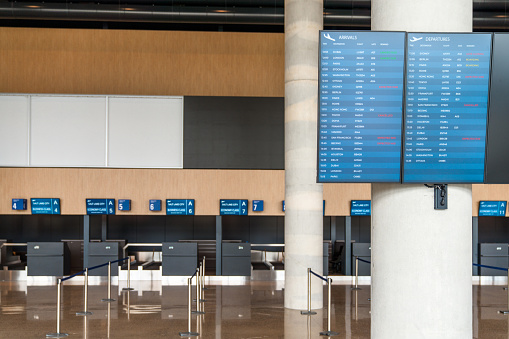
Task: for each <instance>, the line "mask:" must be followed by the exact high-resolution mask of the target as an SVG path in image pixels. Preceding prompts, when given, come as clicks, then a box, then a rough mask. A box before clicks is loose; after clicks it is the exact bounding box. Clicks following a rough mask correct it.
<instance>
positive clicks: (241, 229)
mask: <svg viewBox="0 0 509 339" xmlns="http://www.w3.org/2000/svg"><path fill="white" fill-rule="evenodd" d="M250 218H251V217H246V216H236V215H223V240H241V241H242V242H251V241H250V227H249V219H250ZM262 218H263V217H262Z"/></svg>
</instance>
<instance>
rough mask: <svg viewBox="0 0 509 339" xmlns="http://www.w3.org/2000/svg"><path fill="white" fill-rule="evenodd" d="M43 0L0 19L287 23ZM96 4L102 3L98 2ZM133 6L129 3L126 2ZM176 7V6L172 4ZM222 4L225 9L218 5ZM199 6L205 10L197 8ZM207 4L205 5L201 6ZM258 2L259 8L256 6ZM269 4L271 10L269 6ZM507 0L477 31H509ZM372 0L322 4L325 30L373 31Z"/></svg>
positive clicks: (252, 9) (263, 10) (186, 4)
mask: <svg viewBox="0 0 509 339" xmlns="http://www.w3.org/2000/svg"><path fill="white" fill-rule="evenodd" d="M50 1H54V0H49V1H48V0H46V1H44V2H35V1H30V2H29V1H23V0H22V1H16V2H14V1H6V0H0V19H11V20H16V19H21V20H67V21H103V22H108V21H111V22H146V23H191V24H192V23H196V24H220V25H224V24H241V25H283V23H284V8H283V7H282V6H283V0H226V1H219V0H174V1H173V2H170V1H168V0H166V1H165V2H164V3H165V4H166V5H156V2H157V0H154V4H153V5H152V4H151V5H147V2H146V1H143V3H144V5H138V4H136V2H140V0H121V2H120V3H119V2H116V3H115V4H112V3H103V2H108V1H110V0H96V2H90V0H87V2H80V0H75V1H73V2H72V3H71V2H61V1H59V2H57V1H55V2H50ZM97 1H98V2H97ZM126 2H129V3H126ZM170 3H173V5H171V6H170V5H168V4H170ZM219 3H223V4H225V5H226V6H217V5H218V4H219ZM198 4H201V5H202V6H196V5H198ZM205 4H206V5H209V4H210V5H209V6H203V5H205ZM253 4H257V5H258V6H252V5H253ZM270 4H271V6H270ZM212 5H216V6H212ZM506 5H507V1H494V0H490V1H488V0H486V1H485V0H475V1H474V8H475V9H476V10H475V11H474V22H473V25H474V29H476V30H501V29H507V28H508V27H509V22H508V20H507V15H506ZM370 7H371V1H370V0H352V1H349V0H324V26H325V27H334V28H337V29H341V28H346V29H349V28H361V29H369V28H370V25H371V12H370V11H371V10H370Z"/></svg>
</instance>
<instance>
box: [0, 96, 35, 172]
mask: <svg viewBox="0 0 509 339" xmlns="http://www.w3.org/2000/svg"><path fill="white" fill-rule="evenodd" d="M28 98H29V97H28V96H24V95H12V96H11V95H6V96H0V166H28V121H29V99H28Z"/></svg>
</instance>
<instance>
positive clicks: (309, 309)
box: [300, 268, 316, 315]
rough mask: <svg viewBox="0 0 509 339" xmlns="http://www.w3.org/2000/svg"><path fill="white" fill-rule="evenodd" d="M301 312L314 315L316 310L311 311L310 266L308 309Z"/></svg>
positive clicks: (309, 269)
mask: <svg viewBox="0 0 509 339" xmlns="http://www.w3.org/2000/svg"><path fill="white" fill-rule="evenodd" d="M300 314H304V315H313V314H316V312H312V311H311V268H308V309H307V311H300Z"/></svg>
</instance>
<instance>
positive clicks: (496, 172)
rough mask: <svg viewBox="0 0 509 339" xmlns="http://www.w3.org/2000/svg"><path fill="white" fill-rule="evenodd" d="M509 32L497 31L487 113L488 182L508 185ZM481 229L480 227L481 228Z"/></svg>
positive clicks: (486, 181)
mask: <svg viewBox="0 0 509 339" xmlns="http://www.w3.org/2000/svg"><path fill="white" fill-rule="evenodd" d="M508 55H509V34H503V33H496V34H495V35H494V40H493V57H492V73H491V88H490V109H489V115H488V119H489V120H488V148H487V152H486V178H485V183H487V184H509V171H508V169H509V151H508V148H507V145H509V133H507V130H508V127H509V113H508V109H507V108H508V107H509V95H508V93H509V67H507V56H508ZM479 231H480V228H479Z"/></svg>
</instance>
